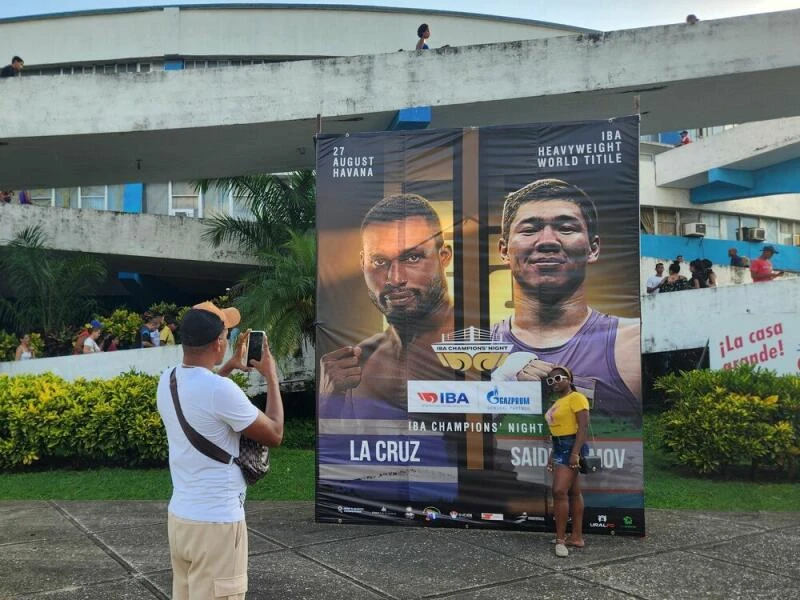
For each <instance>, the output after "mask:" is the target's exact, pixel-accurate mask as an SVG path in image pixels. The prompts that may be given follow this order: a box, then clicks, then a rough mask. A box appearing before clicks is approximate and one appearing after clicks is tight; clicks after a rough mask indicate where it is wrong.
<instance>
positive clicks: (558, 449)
mask: <svg viewBox="0 0 800 600" xmlns="http://www.w3.org/2000/svg"><path fill="white" fill-rule="evenodd" d="M551 437H552V439H553V463H554V464H557V465H564V466H566V467H568V466H569V457H570V454H572V448H573V446H575V437H576V436H574V435H554V436H551ZM588 454H589V446H588V445H587V444H584V445H583V446H581V456H587V455H588Z"/></svg>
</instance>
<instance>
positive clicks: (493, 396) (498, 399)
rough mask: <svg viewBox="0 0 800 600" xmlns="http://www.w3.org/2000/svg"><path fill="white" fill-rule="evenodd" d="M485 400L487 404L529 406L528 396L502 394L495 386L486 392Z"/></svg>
mask: <svg viewBox="0 0 800 600" xmlns="http://www.w3.org/2000/svg"><path fill="white" fill-rule="evenodd" d="M486 401H487V402H488V403H489V404H494V405H503V406H530V405H531V398H530V396H503V395H501V394H500V392H499V390H498V389H497V388H496V387H495V388H493V389H491V390H489V392H488V393H487V394H486Z"/></svg>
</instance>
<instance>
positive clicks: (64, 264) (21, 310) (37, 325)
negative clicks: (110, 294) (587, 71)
mask: <svg viewBox="0 0 800 600" xmlns="http://www.w3.org/2000/svg"><path fill="white" fill-rule="evenodd" d="M0 277H2V279H3V281H4V282H5V283H6V285H7V286H8V287H9V292H10V294H9V295H10V298H0V317H1V318H3V319H6V320H9V321H11V322H12V323H13V324H14V325H15V326H16V327H17V328H19V329H20V330H24V331H30V330H41V331H43V332H45V333H52V332H54V331H57V330H59V329H62V328H64V327H65V326H68V325H71V324H73V323H77V322H83V321H84V320H85V319H86V317H88V316H90V315H91V312H92V306H93V301H92V298H91V296H92V294H93V292H94V291H95V288H96V287H97V285H99V284H100V283H101V282H102V281H103V280H104V279H105V277H106V268H105V265H104V264H103V261H101V260H99V259H97V258H95V257H93V256H89V255H86V254H79V255H77V256H75V257H72V258H63V257H61V256H58V255H57V254H56V253H55V252H54V251H53V250H52V249H50V248H48V247H47V239H46V237H45V235H44V233H43V232H42V229H41V227H40V226H39V225H36V226H31V227H26V228H25V229H23V230H22V231H21V232H19V233H18V234H17V235H16V236H15V237H14V239H12V240H11V241H10V242H9V243H8V245H7V246H6V247H4V248H2V253H0Z"/></svg>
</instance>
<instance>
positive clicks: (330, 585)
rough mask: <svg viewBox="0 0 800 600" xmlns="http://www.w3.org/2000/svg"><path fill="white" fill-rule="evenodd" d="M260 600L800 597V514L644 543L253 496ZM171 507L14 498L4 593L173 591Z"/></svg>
mask: <svg viewBox="0 0 800 600" xmlns="http://www.w3.org/2000/svg"><path fill="white" fill-rule="evenodd" d="M247 522H248V526H249V529H250V572H249V575H250V577H249V579H250V591H249V593H248V596H247V597H248V599H249V600H257V599H266V598H274V599H280V600H287V599H309V600H314V599H325V600H330V599H337V598H346V599H347V600H361V599H364V600H367V599H378V598H384V599H387V598H388V599H410V598H459V599H472V600H478V599H481V600H490V599H500V598H502V599H504V600H514V599H523V598H524V599H528V598H554V599H558V600H567V599H572V598H587V599H588V598H591V599H628V598H631V599H633V598H638V599H646V600H655V599H672V598H676V599H682V600H683V599H693V598H704V599H708V598H720V599H734V598H742V599H747V600H751V599H758V598H769V599H770V600H774V599H775V598H781V599H791V598H800V561H798V560H797V556H798V555H800V513H711V512H695V511H677V510H648V511H647V527H648V536H647V538H644V539H639V538H629V537H612V536H587V538H588V539H587V547H586V548H585V549H582V550H573V551H572V552H571V554H570V557H569V558H567V559H558V558H556V557H555V556H554V555H553V550H552V546H551V544H550V540H551V539H552V535H547V534H531V533H516V532H500V531H485V530H484V531H477V530H462V529H459V530H456V529H428V528H406V527H390V526H363V525H328V524H325V525H322V524H316V523H314V522H313V505H312V504H311V503H308V502H281V503H271V502H251V503H249V505H248V507H247ZM170 586H171V572H170V567H169V550H168V548H167V525H166V504H165V503H162V502H5V503H0V598H2V599H6V598H40V599H45V598H47V599H50V600H60V599H64V600H66V599H70V600H75V599H106V598H108V599H122V600H151V599H154V598H159V599H165V598H169V596H170Z"/></svg>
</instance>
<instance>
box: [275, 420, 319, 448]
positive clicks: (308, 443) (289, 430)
mask: <svg viewBox="0 0 800 600" xmlns="http://www.w3.org/2000/svg"><path fill="white" fill-rule="evenodd" d="M316 439H317V430H316V424H315V423H314V421H309V420H305V419H290V420H289V421H286V423H285V425H284V428H283V443H281V446H282V447H284V448H298V449H301V450H306V449H309V448H314V446H315V442H316Z"/></svg>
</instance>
